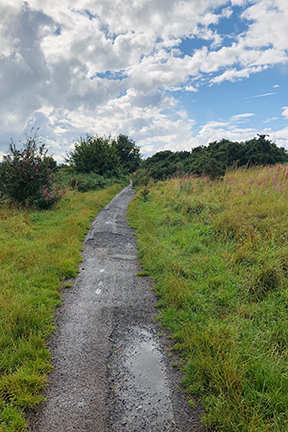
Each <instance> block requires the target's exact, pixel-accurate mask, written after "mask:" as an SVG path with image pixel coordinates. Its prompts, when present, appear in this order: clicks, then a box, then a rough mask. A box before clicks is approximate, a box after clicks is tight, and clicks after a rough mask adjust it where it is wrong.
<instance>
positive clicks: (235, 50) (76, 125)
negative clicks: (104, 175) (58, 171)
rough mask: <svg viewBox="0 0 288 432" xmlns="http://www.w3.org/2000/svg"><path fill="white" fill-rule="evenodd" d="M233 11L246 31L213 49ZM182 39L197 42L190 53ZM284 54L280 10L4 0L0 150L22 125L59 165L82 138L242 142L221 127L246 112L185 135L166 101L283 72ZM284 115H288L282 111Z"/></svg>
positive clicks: (180, 117)
mask: <svg viewBox="0 0 288 432" xmlns="http://www.w3.org/2000/svg"><path fill="white" fill-rule="evenodd" d="M235 6H238V7H241V8H242V11H243V12H242V14H241V20H242V22H245V24H246V30H245V31H243V32H241V33H240V34H238V35H235V34H231V35H229V43H227V40H226V43H225V44H223V37H224V36H223V34H222V33H221V32H220V31H218V30H217V28H218V27H217V26H218V25H220V24H221V22H222V20H228V19H231V17H233V14H234V9H233V8H234V7H235ZM275 22H276V23H277V32H276V31H275ZM183 41H190V42H191V41H198V42H199V41H202V42H203V44H202V46H199V44H198V45H197V44H195V47H194V48H193V49H192V50H191V51H190V52H189V51H185V50H183V47H182V43H183ZM204 42H205V43H204ZM287 53H288V4H287V2H286V0H274V1H272V0H258V1H257V2H256V3H255V2H254V1H250V0H231V1H230V2H228V1H227V0H203V1H198V0H187V1H180V0H166V1H165V2H163V1H161V0H138V1H133V2H131V1H130V0H122V1H121V2H118V1H116V2H115V1H112V0H97V2H95V1H94V0H74V1H73V2H72V0H63V1H61V2H60V3H59V1H56V0H50V1H49V2H43V1H42V0H27V1H26V2H22V1H21V0H6V1H5V4H4V3H3V4H1V5H0V97H1V107H0V124H1V137H0V148H1V149H2V151H5V149H6V146H7V139H8V137H9V135H12V134H13V136H14V137H15V139H17V137H20V136H21V134H23V131H29V128H31V127H32V126H36V127H37V126H40V127H41V134H42V135H43V137H44V138H45V139H46V141H47V143H49V146H50V148H51V149H52V150H53V152H54V154H55V155H56V156H57V158H60V156H61V155H65V152H66V150H67V148H68V149H69V148H70V146H71V145H72V142H73V140H76V139H77V137H78V136H79V135H80V134H84V133H86V132H87V133H98V134H106V135H108V134H119V133H127V134H130V135H131V136H133V139H136V140H137V141H138V143H140V145H141V146H142V147H143V149H144V151H145V152H147V153H149V154H151V152H154V151H157V149H165V148H173V149H183V148H185V149H187V148H189V146H192V144H193V143H195V142H204V141H205V140H206V139H208V137H210V133H211V139H213V140H215V139H217V137H218V136H220V135H221V134H222V133H224V132H225V133H228V134H230V135H229V136H231V137H232V136H233V134H236V135H235V136H241V134H243V136H244V135H245V136H246V133H247V134H248V133H252V132H253V131H254V129H253V130H250V129H247V130H246V129H245V131H243V130H239V129H237V128H235V130H234V131H232V129H231V125H232V124H234V125H236V124H239V122H243V121H246V120H247V121H248V120H249V119H251V118H252V116H253V114H251V113H248V114H240V115H237V114H236V115H235V116H234V118H233V117H232V118H231V119H230V120H229V121H227V122H224V124H222V123H221V122H218V124H212V123H207V124H205V125H204V126H203V127H202V129H201V130H200V132H199V133H198V135H197V134H196V135H195V132H194V128H195V120H194V119H193V118H191V117H190V116H189V115H188V114H187V112H186V111H185V108H183V106H181V103H180V102H179V100H178V99H176V97H177V96H176V91H180V90H181V93H183V92H186V93H191V92H192V93H193V92H194V93H196V92H198V93H201V88H202V87H203V86H214V85H215V84H217V85H221V84H222V83H224V82H225V81H229V82H232V83H233V82H236V81H239V80H244V79H248V78H249V77H250V76H251V75H253V74H257V73H261V72H262V71H263V70H266V69H267V68H270V67H272V66H273V65H277V64H282V65H283V64H287V63H288V54H287ZM277 86H278V85H275V86H274V88H277ZM170 92H173V96H174V97H173V96H171V95H172V93H170ZM272 94H275V93H265V94H264V93H263V94H259V95H256V96H251V98H254V97H255V98H257V97H263V96H268V95H272ZM282 116H283V117H284V118H287V117H288V114H287V113H286V109H284V111H283V113H282ZM212 133H214V135H213V137H212ZM237 134H238V135H237ZM209 139H210V138H209ZM229 139H230V138H229ZM281 139H282V138H281ZM157 143H158V144H157ZM157 145H158V147H157Z"/></svg>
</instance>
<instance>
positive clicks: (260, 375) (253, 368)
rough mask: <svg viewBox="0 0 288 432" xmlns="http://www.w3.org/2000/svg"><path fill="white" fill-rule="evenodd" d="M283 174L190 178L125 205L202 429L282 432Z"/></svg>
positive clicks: (286, 361)
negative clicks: (200, 408) (198, 406)
mask: <svg viewBox="0 0 288 432" xmlns="http://www.w3.org/2000/svg"><path fill="white" fill-rule="evenodd" d="M287 177H288V176H287V167H283V166H278V165H277V166H272V167H264V168H263V167H262V168H261V167H254V168H253V169H231V171H230V172H229V173H227V174H226V176H225V178H224V179H223V180H222V181H215V182H211V181H210V180H209V179H208V178H206V177H205V175H204V174H203V175H202V177H201V178H194V176H193V174H191V175H190V176H189V177H188V176H187V177H186V178H182V179H178V178H172V179H171V180H169V181H166V182H161V183H157V184H154V185H153V184H151V185H150V187H149V186H148V189H149V190H150V193H149V196H148V200H147V201H146V202H145V201H144V200H143V198H142V197H141V192H140V191H139V194H138V196H137V197H136V198H135V199H134V201H133V202H132V203H131V204H130V207H129V215H128V216H129V218H130V220H131V221H132V225H133V226H135V227H136V228H137V230H138V231H137V235H138V239H139V241H138V246H139V249H140V256H141V260H142V265H143V268H144V269H145V270H147V271H149V272H151V274H152V276H153V278H154V279H155V281H156V284H155V289H156V291H157V293H158V295H159V308H160V320H161V322H162V324H163V325H164V326H166V328H167V329H168V330H169V331H170V332H171V333H172V334H173V337H174V339H175V349H176V350H179V352H181V356H182V357H183V358H185V362H184V372H185V379H184V384H185V386H186V389H187V392H188V393H190V394H191V395H195V396H196V395H197V396H199V397H201V400H202V403H203V405H204V407H205V410H206V414H205V416H204V417H203V419H202V421H203V424H204V425H206V426H207V428H208V429H209V428H214V429H215V430H219V431H227V432H228V431H243V432H244V431H245V432H246V431H249V432H250V431H251V432H256V431H257V432H264V431H267V432H268V431H287V430H288V290H287V288H288V244H287V239H288V218H287V214H288V200H287V198H288V196H287V188H288V182H287Z"/></svg>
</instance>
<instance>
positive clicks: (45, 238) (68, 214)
mask: <svg viewBox="0 0 288 432" xmlns="http://www.w3.org/2000/svg"><path fill="white" fill-rule="evenodd" d="M122 187H123V185H120V184H117V185H114V186H112V187H111V188H107V189H105V190H101V191H96V192H89V193H83V194H81V195H80V194H78V193H77V192H68V199H66V200H63V201H61V203H60V204H59V207H58V208H57V209H55V208H53V209H51V211H49V213H47V212H41V211H31V210H29V211H28V210H27V209H26V210H19V209H17V208H13V207H11V206H9V207H7V208H5V207H2V208H1V209H0V244H1V248H0V262H1V272H0V286H1V290H0V352H1V355H0V431H5V432H6V431H9V432H23V431H24V430H25V416H24V414H23V410H24V409H25V408H32V407H34V406H35V405H36V404H38V403H39V402H40V401H41V400H42V396H41V390H42V389H43V387H44V385H45V383H46V377H47V374H48V373H49V372H50V371H51V364H50V360H51V359H50V353H49V352H48V350H47V348H46V347H45V340H46V338H47V337H49V336H50V335H51V333H52V331H53V330H54V311H55V308H56V307H57V306H59V304H60V289H61V286H66V287H68V286H69V283H67V281H65V279H66V278H70V277H73V276H76V275H77V273H78V267H77V265H78V264H79V262H80V261H81V254H80V251H81V249H82V242H83V239H84V236H85V233H86V232H87V230H88V229H89V222H90V221H91V220H92V219H93V218H94V217H95V214H96V213H97V212H98V211H99V210H100V208H102V207H103V206H104V205H106V204H107V203H108V202H109V201H110V200H111V198H113V196H114V195H115V194H116V193H118V192H119V191H120V190H121V188H122Z"/></svg>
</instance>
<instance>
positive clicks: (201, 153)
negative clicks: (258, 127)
mask: <svg viewBox="0 0 288 432" xmlns="http://www.w3.org/2000/svg"><path fill="white" fill-rule="evenodd" d="M285 162H288V153H287V150H285V149H284V148H279V147H277V146H276V144H274V143H272V142H271V141H270V140H269V139H267V138H266V136H265V135H258V136H257V137H255V138H253V139H251V140H249V141H245V142H232V141H229V140H226V139H222V140H221V141H219V142H217V141H214V142H212V143H210V144H209V145H208V146H199V147H196V148H193V149H192V150H191V151H190V152H189V151H178V152H172V151H170V150H166V151H160V152H157V153H156V154H154V155H153V156H151V157H148V158H147V159H144V160H143V159H142V158H141V154H140V148H139V147H137V146H136V144H135V141H133V140H132V139H131V138H129V137H128V136H127V135H122V134H120V135H119V136H118V137H115V138H111V137H109V138H106V137H101V136H91V135H87V136H86V137H85V138H83V137H81V138H80V139H79V140H78V141H77V142H76V143H75V148H74V150H73V151H71V152H70V153H68V154H67V156H66V164H62V165H60V166H59V165H57V163H56V161H55V160H54V159H53V157H52V156H48V155H47V149H46V147H45V144H42V145H39V144H38V140H37V136H36V134H34V135H32V134H30V136H28V137H26V142H25V143H24V145H23V148H22V149H20V150H18V149H17V148H16V146H15V144H14V143H13V141H12V142H11V144H10V146H9V152H8V154H7V155H6V156H4V159H3V162H2V164H1V165H0V199H2V200H3V199H8V200H10V201H14V202H16V203H20V204H21V205H24V206H25V205H28V206H36V207H38V208H43V209H45V208H50V207H52V206H53V205H54V204H55V203H56V202H58V201H60V200H61V198H62V197H63V195H64V194H65V192H66V190H67V189H66V188H67V187H71V188H72V189H75V188H76V189H77V190H79V191H87V190H89V189H97V188H101V187H105V186H108V185H110V184H112V183H113V182H115V181H126V180H127V176H131V174H133V173H135V174H134V184H135V185H137V183H138V184H140V183H141V184H147V183H148V182H149V180H151V179H152V180H166V179H167V178H168V177H171V176H174V175H178V174H179V175H183V174H190V173H192V172H193V174H194V175H201V174H203V173H204V174H205V176H208V177H210V178H211V179H215V178H220V177H222V176H224V174H225V171H226V169H227V168H228V167H231V166H233V165H234V166H237V167H241V166H244V165H247V166H251V165H269V164H270V165H273V164H275V163H285ZM60 184H61V185H62V186H61V187H60ZM63 184H65V186H63Z"/></svg>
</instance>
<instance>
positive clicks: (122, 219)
mask: <svg viewBox="0 0 288 432" xmlns="http://www.w3.org/2000/svg"><path fill="white" fill-rule="evenodd" d="M133 195H134V192H133V190H132V188H131V186H127V187H126V188H125V189H123V190H122V191H121V192H120V193H119V194H118V195H117V196H116V197H114V198H113V200H112V201H111V202H110V203H109V204H108V205H107V206H106V207H105V208H104V209H102V210H101V211H100V212H99V213H98V215H97V217H96V218H95V220H94V222H93V223H92V226H91V230H90V231H89V233H88V235H87V237H86V240H85V243H84V248H83V263H82V265H81V268H80V273H79V276H78V278H77V279H76V282H75V284H74V286H73V287H72V288H69V289H66V290H65V291H64V292H63V296H62V300H63V304H62V306H61V308H60V309H59V311H58V312H57V316H56V321H57V331H56V332H55V334H54V335H53V337H52V338H51V339H50V341H49V345H48V347H49V349H50V350H51V352H52V358H53V365H54V368H55V369H54V371H53V372H52V373H51V374H50V376H49V385H48V386H47V388H46V390H45V394H44V395H45V397H46V398H47V399H46V402H43V403H42V404H40V406H39V407H38V408H37V410H36V411H34V412H31V413H30V414H29V416H28V417H29V429H30V431H32V432H70V431H71V432H72V431H83V432H84V431H85V432H90V431H93V432H104V431H105V432H106V431H115V432H116V431H117V432H126V431H127V432H128V431H129V432H140V431H147V432H152V431H153V432H154V431H155V432H160V431H173V432H174V431H179V432H180V431H182V432H189V431H193V432H196V431H197V432H199V431H201V430H202V428H201V426H200V423H199V416H200V414H201V409H200V408H199V407H198V408H196V409H195V410H192V409H191V408H190V407H189V404H188V402H187V400H186V398H185V396H184V394H183V392H182V391H181V385H180V384H179V382H180V379H181V377H180V376H179V372H177V370H175V368H172V366H171V364H172V361H173V359H172V358H170V357H168V355H167V352H166V351H167V347H168V343H167V340H166V339H165V338H164V337H161V338H159V336H158V333H159V329H158V328H157V324H155V321H154V316H155V313H156V309H155V306H154V305H155V302H156V298H155V295H154V293H153V291H151V280H150V278H147V277H145V278H140V277H138V276H137V272H139V271H140V268H139V263H138V260H137V248H136V241H135V237H134V236H133V230H132V229H131V228H129V226H128V223H127V220H126V209H127V205H128V204H129V202H130V200H131V199H132V198H133Z"/></svg>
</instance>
